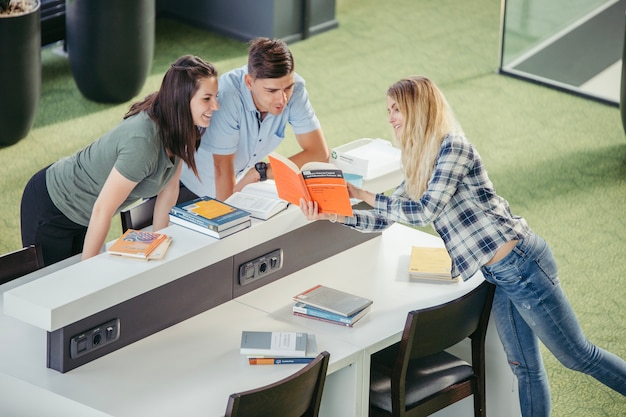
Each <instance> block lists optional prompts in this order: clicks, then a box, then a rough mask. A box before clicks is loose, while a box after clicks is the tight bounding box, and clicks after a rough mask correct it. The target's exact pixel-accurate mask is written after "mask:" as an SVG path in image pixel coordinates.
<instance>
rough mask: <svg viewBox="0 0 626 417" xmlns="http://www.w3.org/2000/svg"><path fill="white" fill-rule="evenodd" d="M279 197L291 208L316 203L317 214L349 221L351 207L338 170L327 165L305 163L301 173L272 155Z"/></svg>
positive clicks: (294, 165) (278, 156) (270, 156)
mask: <svg viewBox="0 0 626 417" xmlns="http://www.w3.org/2000/svg"><path fill="white" fill-rule="evenodd" d="M269 160H270V163H271V165H272V172H273V173H274V181H275V182H276V189H277V190H278V196H279V197H280V198H282V199H283V200H286V201H288V202H290V203H291V204H295V205H298V206H299V205H300V199H301V198H304V199H305V200H308V201H316V202H317V205H318V207H319V212H320V213H330V214H337V215H339V216H348V217H352V203H351V201H350V195H349V194H348V186H347V185H346V180H345V178H344V177H343V172H342V171H341V169H339V168H337V167H336V166H335V165H333V164H330V163H328V162H307V163H306V164H304V165H302V168H301V169H298V166H297V165H296V164H294V163H293V162H292V161H291V160H289V159H288V158H285V157H284V156H282V155H279V154H277V153H271V154H270V155H269Z"/></svg>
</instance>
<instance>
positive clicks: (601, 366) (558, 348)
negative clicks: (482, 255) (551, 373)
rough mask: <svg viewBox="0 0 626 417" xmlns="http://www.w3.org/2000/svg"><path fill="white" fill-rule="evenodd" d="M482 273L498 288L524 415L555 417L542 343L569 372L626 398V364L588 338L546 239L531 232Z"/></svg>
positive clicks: (501, 324)
mask: <svg viewBox="0 0 626 417" xmlns="http://www.w3.org/2000/svg"><path fill="white" fill-rule="evenodd" d="M481 270H482V273H483V275H484V277H485V280H487V281H489V282H491V283H493V284H495V285H496V287H497V288H496V293H495V298H494V302H493V310H492V314H493V317H494V320H495V323H496V328H497V330H498V334H499V336H500V340H501V341H502V344H503V345H504V351H505V352H506V356H507V358H508V361H509V364H510V365H511V368H512V369H513V372H514V373H515V375H516V377H517V380H518V384H519V397H520V406H521V410H522V416H524V417H544V416H549V415H550V387H549V385H548V377H547V375H546V371H545V368H544V365H543V360H542V358H541V352H540V350H539V342H538V339H540V340H541V342H542V343H543V344H544V345H545V346H546V347H547V348H548V349H549V350H550V352H552V353H553V354H554V356H555V357H556V358H557V359H558V360H559V361H560V362H561V363H562V364H563V365H564V366H566V367H567V368H570V369H573V370H576V371H580V372H583V373H585V374H588V375H590V376H592V377H594V378H596V379H597V380H598V381H600V382H601V383H603V384H605V385H606V386H608V387H610V388H612V389H614V390H615V391H617V392H619V393H621V394H622V395H626V362H624V360H622V359H621V358H619V357H618V356H616V355H614V354H612V353H610V352H607V351H605V350H602V349H600V348H598V347H597V346H595V345H593V344H592V343H591V342H589V340H587V338H586V337H585V336H584V335H583V333H582V330H581V328H580V325H579V324H578V320H577V319H576V316H575V314H574V311H573V310H572V308H571V306H570V304H569V302H568V301H567V298H566V297H565V294H564V293H563V290H562V289H561V285H560V283H559V279H558V274H557V266H556V262H555V260H554V256H553V255H552V251H551V250H550V248H549V247H548V245H547V244H546V242H545V241H544V240H543V239H542V238H540V237H539V236H537V235H535V234H532V233H531V234H530V235H529V236H528V237H526V238H524V239H523V240H520V241H519V242H518V243H517V245H516V246H515V248H513V250H512V251H511V252H510V253H509V254H508V255H507V256H505V257H504V258H503V259H502V260H500V261H498V262H496V263H494V264H491V265H486V266H483V267H482V269H481Z"/></svg>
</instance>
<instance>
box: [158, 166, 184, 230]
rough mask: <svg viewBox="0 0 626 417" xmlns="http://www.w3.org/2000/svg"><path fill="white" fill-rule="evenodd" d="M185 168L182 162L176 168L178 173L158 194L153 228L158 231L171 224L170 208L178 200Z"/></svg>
mask: <svg viewBox="0 0 626 417" xmlns="http://www.w3.org/2000/svg"><path fill="white" fill-rule="evenodd" d="M182 170H183V163H182V162H181V163H180V164H179V165H178V168H177V169H176V174H174V176H173V177H172V179H171V180H170V182H168V183H167V185H166V186H165V188H163V189H162V190H161V192H160V193H159V194H158V195H157V198H156V202H155V203H154V212H153V214H152V230H154V231H157V230H161V229H163V228H166V227H167V226H169V224H170V216H169V213H170V209H171V208H172V207H173V206H174V205H175V204H176V200H178V192H179V191H180V173H181V172H182Z"/></svg>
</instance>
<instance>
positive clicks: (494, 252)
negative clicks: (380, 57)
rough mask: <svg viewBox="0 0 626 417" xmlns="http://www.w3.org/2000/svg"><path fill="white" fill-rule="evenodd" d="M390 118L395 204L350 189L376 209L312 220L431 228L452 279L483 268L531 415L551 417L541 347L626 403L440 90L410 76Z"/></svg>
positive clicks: (617, 371) (527, 416) (617, 369)
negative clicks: (397, 169) (397, 176)
mask: <svg viewBox="0 0 626 417" xmlns="http://www.w3.org/2000/svg"><path fill="white" fill-rule="evenodd" d="M387 111H388V113H389V119H388V121H389V123H390V124H391V126H392V128H393V132H394V135H395V138H396V140H397V142H398V143H399V146H400V148H401V150H402V164H403V169H404V175H405V180H404V181H403V182H402V184H400V186H399V187H398V188H397V189H396V190H395V192H394V193H393V194H392V195H391V196H384V195H382V194H373V193H371V192H368V191H365V190H362V189H359V188H356V187H354V186H352V185H350V184H348V187H349V191H350V196H351V197H353V198H358V199H360V200H363V201H365V202H366V203H368V204H369V205H371V206H372V207H373V209H371V210H355V211H354V217H349V218H348V217H346V218H343V217H340V218H337V216H335V215H328V214H319V213H318V210H317V206H316V205H315V204H314V203H312V202H310V201H304V200H302V201H301V204H300V208H301V210H302V212H303V213H304V214H305V215H306V216H307V218H308V219H309V220H318V219H326V220H330V221H339V222H341V223H343V224H345V225H347V226H350V227H353V228H355V229H358V230H361V231H365V232H369V231H379V230H382V229H385V228H386V227H388V226H389V225H391V224H392V223H394V222H396V221H398V222H403V223H408V224H412V225H417V226H425V225H428V224H432V226H433V227H434V229H435V230H436V231H437V232H438V234H439V235H440V236H441V238H442V239H443V241H444V243H445V246H446V249H447V250H448V253H449V254H450V257H451V258H452V273H453V276H461V278H463V279H464V280H467V279H469V278H470V277H472V276H473V275H474V273H476V272H478V271H479V270H480V271H481V272H482V274H483V276H484V277H485V279H486V280H487V281H489V282H491V283H493V284H495V285H496V295H495V299H494V304H493V316H494V319H495V322H496V327H497V329H498V334H499V335H500V339H501V341H502V344H503V345H504V350H505V352H506V355H507V357H508V361H509V364H510V366H511V368H512V370H513V372H514V374H515V375H516V377H517V379H518V382H519V397H520V406H521V410H522V415H523V416H524V417H531V416H532V417H539V416H549V415H550V392H549V385H548V378H547V375H546V372H545V369H544V366H543V361H542V358H541V352H540V350H539V343H538V342H539V340H541V341H542V342H543V344H544V345H545V346H546V347H547V348H548V349H549V350H550V351H551V352H552V353H553V354H554V356H555V357H556V358H557V359H558V360H559V361H560V362H561V363H562V364H563V365H565V366H566V367H568V368H571V369H573V370H577V371H580V372H584V373H586V374H588V375H591V376H593V377H594V378H596V379H597V380H598V381H600V382H602V383H603V384H605V385H606V386H608V387H610V388H612V389H614V390H615V391H617V392H619V393H621V394H622V395H626V362H624V361H623V360H622V359H620V358H619V357H617V356H616V355H614V354H612V353H609V352H607V351H604V350H602V349H600V348H598V347H597V346H595V345H593V344H592V343H591V342H589V341H588V340H587V338H586V337H585V336H584V335H583V333H582V330H581V328H580V326H579V323H578V321H577V319H576V316H575V314H574V312H573V311H572V308H571V306H570V304H569V302H568V300H567V298H566V297H565V294H564V293H563V291H562V289H561V286H560V283H559V278H558V274H557V266H556V262H555V260H554V257H553V255H552V252H551V250H550V248H549V247H548V245H547V244H546V242H545V241H544V240H543V239H542V238H541V237H539V236H537V235H536V234H534V233H533V232H532V230H531V229H530V228H529V226H528V224H527V223H526V221H525V220H524V219H523V218H521V217H519V216H515V215H513V214H511V212H510V209H509V204H508V202H507V201H506V200H505V199H504V198H502V197H500V196H499V195H497V194H496V191H495V188H494V186H493V184H492V183H491V181H490V180H489V177H488V175H487V171H486V169H485V167H484V165H483V163H482V160H481V158H480V155H479V154H478V152H477V151H476V149H475V148H474V146H473V145H472V144H471V143H470V142H469V141H468V140H467V138H466V137H465V135H464V133H463V131H462V130H461V128H460V126H459V124H458V123H457V121H456V119H455V117H454V115H453V113H452V111H451V109H450V107H449V105H448V103H447V101H446V99H445V98H444V96H443V94H442V93H441V91H440V90H439V89H438V88H437V86H436V85H435V84H434V83H433V82H432V81H431V80H429V79H428V78H426V77H421V76H413V77H408V78H404V79H402V80H400V81H398V82H396V83H395V84H393V85H392V86H391V87H390V88H389V90H388V91H387ZM451 319H452V320H453V319H454V318H451Z"/></svg>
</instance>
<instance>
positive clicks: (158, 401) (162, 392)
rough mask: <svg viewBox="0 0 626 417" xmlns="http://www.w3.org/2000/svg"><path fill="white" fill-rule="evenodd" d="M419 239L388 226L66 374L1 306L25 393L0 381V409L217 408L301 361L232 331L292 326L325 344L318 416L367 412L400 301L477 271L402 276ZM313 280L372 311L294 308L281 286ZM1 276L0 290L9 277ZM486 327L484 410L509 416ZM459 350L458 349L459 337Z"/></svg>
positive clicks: (2, 327) (446, 293)
mask: <svg viewBox="0 0 626 417" xmlns="http://www.w3.org/2000/svg"><path fill="white" fill-rule="evenodd" d="M226 241H227V239H226V240H224V242H226ZM427 242H428V243H432V244H434V245H436V244H440V241H439V240H438V239H437V238H435V237H433V236H431V235H428V234H425V233H422V232H419V231H417V230H414V229H411V228H408V227H405V226H401V225H394V226H393V227H391V228H390V229H389V230H387V231H385V232H384V233H383V235H382V236H381V237H378V238H376V239H373V240H370V241H368V242H365V243H362V244H360V245H358V246H356V247H354V248H351V249H348V250H346V251H344V252H342V253H340V254H338V255H335V256H333V257H331V258H328V259H326V260H324V261H322V262H319V263H317V264H314V265H312V266H310V267H307V268H304V269H302V270H301V271H298V272H296V273H294V274H291V275H289V276H287V277H284V278H282V279H280V280H279V281H276V282H274V283H271V284H268V285H266V286H264V287H262V288H259V289H257V290H255V291H253V292H251V293H248V294H245V295H243V296H241V297H239V298H236V299H234V300H232V301H229V302H227V303H225V304H222V305H220V306H218V307H216V308H213V309H211V310H209V311H206V312H205V313H202V314H199V315H197V316H195V317H193V318H191V319H188V320H186V321H184V322H182V323H179V324H177V325H175V326H172V327H170V328H168V329H166V330H163V331H161V332H159V333H156V334H154V335H152V336H150V337H147V338H145V339H142V340H140V341H138V342H136V343H133V344H132V345H129V346H126V347H124V348H122V349H120V350H118V351H115V352H113V353H111V354H109V355H106V356H104V357H101V358H99V359H97V360H95V361H93V362H90V363H88V364H85V365H83V366H81V367H79V368H76V369H74V370H72V371H70V372H67V373H65V374H61V373H58V372H56V371H53V370H50V369H47V368H46V367H45V333H46V332H45V330H43V329H40V328H37V327H35V326H31V325H28V324H25V323H24V322H22V321H19V320H17V319H15V318H12V317H9V316H6V315H2V316H0V375H2V378H0V383H6V382H3V381H6V380H7V379H8V380H11V379H17V380H19V381H21V384H22V385H24V384H28V386H29V387H30V388H31V389H29V390H28V391H29V395H32V397H31V398H32V399H31V401H29V402H28V403H22V402H21V401H23V400H20V399H19V397H17V396H14V395H13V394H12V393H11V391H10V390H9V391H6V390H0V415H4V414H5V411H7V410H15V409H24V410H31V407H32V406H33V404H35V403H37V402H39V400H40V399H41V401H46V400H47V401H52V402H51V404H59V403H62V404H63V407H64V408H66V409H67V410H70V411H68V414H67V415H75V414H73V413H72V412H71V410H75V409H76V408H77V407H78V408H80V407H84V410H85V415H98V414H97V413H98V412H100V413H105V414H108V415H111V416H115V417H118V416H120V417H121V416H131V415H132V416H135V415H151V416H170V415H185V416H220V415H223V413H224V410H225V407H226V402H227V398H228V395H229V394H230V393H232V392H236V391H242V390H246V389H249V388H252V387H255V386H260V385H264V384H267V383H270V382H274V381H276V380H278V379H280V378H282V377H284V376H287V375H288V374H291V373H292V372H295V370H296V369H298V367H299V366H300V365H284V366H283V365H281V366H250V365H248V364H247V361H246V359H245V357H242V356H241V355H239V351H238V350H239V349H238V348H239V339H240V334H241V331H242V330H256V329H258V330H289V329H294V330H304V331H308V332H311V333H315V334H316V337H317V341H318V348H319V350H328V351H329V352H330V354H331V356H330V365H329V376H328V378H327V389H325V391H324V397H323V401H322V402H323V406H322V415H324V416H329V417H337V416H341V417H344V416H366V415H367V401H368V400H367V395H368V394H367V393H368V384H367V380H368V375H369V355H370V354H371V353H372V352H373V351H376V350H378V349H380V348H382V347H385V346H387V345H389V344H391V343H394V342H396V341H398V340H399V338H400V334H401V331H402V328H403V325H404V321H405V319H406V313H407V312H408V311H409V310H411V309H416V308H421V307H426V306H430V305H433V304H438V303H442V302H445V301H448V300H450V299H452V298H455V297H457V296H459V295H461V294H464V293H466V292H467V291H469V290H470V289H472V288H474V287H475V286H476V285H478V284H479V283H480V281H481V278H480V277H478V276H477V277H474V278H473V279H471V280H469V281H467V282H464V283H459V284H451V285H441V284H424V283H414V282H409V281H408V279H407V275H406V268H407V266H408V256H409V252H410V246H411V245H412V244H421V243H427ZM318 283H324V284H327V285H331V286H333V287H335V288H338V289H343V290H347V291H350V292H353V293H355V294H359V295H363V296H365V297H369V298H371V299H373V300H374V304H373V306H372V310H371V312H370V313H368V315H366V316H365V317H364V318H363V319H362V320H361V321H360V322H359V323H357V324H356V325H355V327H354V328H347V327H341V326H335V325H332V324H326V323H322V322H318V321H314V320H308V319H305V318H300V317H294V316H293V315H292V314H291V310H290V308H291V296H292V295H294V294H296V293H298V292H300V291H302V290H303V289H306V288H308V287H310V286H312V285H314V284H318ZM9 284H11V283H9ZM9 284H6V285H5V286H1V287H0V290H7V289H9V288H11V285H9ZM7 286H8V287H7ZM490 333H491V335H490V334H489V333H488V343H487V344H488V346H487V350H488V352H487V358H488V366H487V386H488V394H487V401H488V404H487V410H488V415H490V416H515V415H519V412H517V414H516V412H515V410H514V408H515V407H516V404H517V395H516V393H515V392H514V377H513V375H512V373H511V371H510V370H509V368H508V365H507V364H506V360H505V358H504V354H503V352H502V348H501V345H500V342H499V340H498V339H497V336H496V337H495V338H494V337H493V336H494V332H493V331H491V332H490ZM458 350H459V351H460V352H461V353H467V347H466V346H459V347H458ZM50 397H52V398H53V400H50ZM471 406H472V403H471V399H470V401H469V402H468V401H466V400H464V401H462V402H460V403H459V405H458V406H456V407H450V408H449V409H446V410H442V412H440V413H443V414H439V415H448V416H450V415H457V414H454V413H456V412H460V411H459V410H462V409H471ZM11 407H12V408H11ZM24 415H29V414H28V411H25V413H24Z"/></svg>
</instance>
